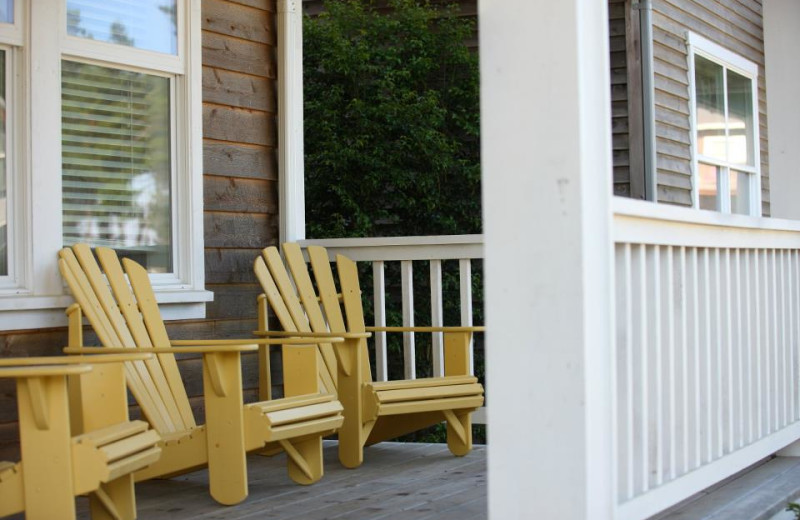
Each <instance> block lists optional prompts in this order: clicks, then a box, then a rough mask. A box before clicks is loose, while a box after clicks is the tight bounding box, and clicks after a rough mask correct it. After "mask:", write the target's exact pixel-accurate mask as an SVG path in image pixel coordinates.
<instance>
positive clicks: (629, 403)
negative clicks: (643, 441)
mask: <svg viewBox="0 0 800 520" xmlns="http://www.w3.org/2000/svg"><path fill="white" fill-rule="evenodd" d="M624 261H625V269H624V278H623V280H624V283H625V393H624V395H625V410H624V412H625V426H626V429H625V437H626V442H625V444H624V448H625V460H626V462H627V468H626V469H627V476H628V479H627V496H626V498H628V499H630V498H633V496H634V494H635V493H636V487H635V482H636V481H635V461H636V451H635V450H636V442H635V436H634V418H635V413H636V412H635V407H634V394H635V393H636V392H635V389H634V386H633V385H634V382H633V371H634V364H633V270H632V269H633V266H632V259H631V245H630V244H628V243H626V244H625V257H624Z"/></svg>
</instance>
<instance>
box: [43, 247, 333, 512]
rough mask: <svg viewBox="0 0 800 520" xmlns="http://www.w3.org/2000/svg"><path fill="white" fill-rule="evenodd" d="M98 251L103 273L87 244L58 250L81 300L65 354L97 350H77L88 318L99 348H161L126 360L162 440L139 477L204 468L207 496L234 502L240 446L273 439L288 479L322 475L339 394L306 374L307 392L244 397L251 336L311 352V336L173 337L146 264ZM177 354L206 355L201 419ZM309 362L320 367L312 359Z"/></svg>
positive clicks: (242, 472)
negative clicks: (158, 453) (244, 359)
mask: <svg viewBox="0 0 800 520" xmlns="http://www.w3.org/2000/svg"><path fill="white" fill-rule="evenodd" d="M95 253H96V255H97V258H98V259H99V261H100V264H101V265H102V267H103V271H102V272H101V270H100V266H99V265H98V264H97V261H96V260H95V258H94V256H93V255H92V251H91V250H90V248H89V247H88V246H87V245H85V244H79V245H75V246H73V247H72V248H71V249H70V248H64V249H62V250H61V251H60V253H59V256H60V258H59V269H60V271H61V274H62V276H63V277H64V279H65V280H66V281H67V284H68V285H69V287H70V290H71V291H72V294H73V296H74V297H75V300H76V302H77V303H76V304H74V305H72V306H71V307H70V308H69V309H67V314H68V316H69V334H70V337H69V339H70V347H71V348H67V349H65V352H67V353H81V352H86V351H97V350H98V349H96V348H95V349H88V348H81V346H82V345H83V338H82V315H85V316H86V318H87V319H88V320H89V323H90V324H91V325H92V327H93V328H94V331H95V333H96V334H97V336H98V338H99V339H100V341H101V342H102V344H103V346H104V348H103V349H102V350H104V351H106V352H108V351H111V350H112V349H118V348H123V349H127V348H131V347H137V348H139V349H140V350H141V351H144V352H152V353H155V354H157V356H156V358H155V359H153V360H151V361H147V362H134V363H128V364H127V365H126V370H127V376H128V388H129V389H130V390H131V393H132V394H133V395H134V397H135V398H136V400H137V402H138V403H139V405H140V406H141V408H142V411H143V413H144V414H145V416H146V418H147V420H148V421H149V422H150V424H151V425H152V426H153V428H155V429H156V431H158V432H159V433H160V434H161V436H162V437H163V438H164V442H163V444H162V450H163V454H162V457H161V459H160V460H159V461H158V462H157V463H156V464H154V465H152V466H151V467H149V468H147V469H146V470H144V471H140V472H138V473H137V474H136V479H137V480H143V479H148V478H153V477H163V476H172V475H177V474H180V473H184V472H187V471H191V470H193V469H196V468H199V467H203V466H208V469H209V481H210V482H209V487H210V493H211V496H212V497H213V498H214V499H215V500H217V501H218V502H220V503H222V504H236V503H239V502H241V501H242V500H244V499H245V498H246V497H247V471H246V469H247V468H246V458H245V454H246V452H249V451H254V450H260V449H262V448H264V447H265V446H266V445H267V443H269V446H268V447H269V448H271V449H280V448H282V449H283V450H285V451H286V453H287V455H288V469H289V476H290V477H291V479H292V480H294V481H295V482H297V483H300V484H311V483H314V482H316V481H317V480H319V479H320V478H321V477H322V473H323V468H322V437H323V436H324V435H328V434H330V433H332V432H333V431H335V430H336V429H337V428H339V426H340V425H341V424H342V420H343V419H342V414H341V412H342V406H341V404H340V403H339V402H338V401H337V400H336V398H335V396H333V395H331V394H325V393H320V392H319V391H318V387H317V385H316V378H312V377H308V376H306V377H305V379H303V380H302V381H300V383H298V387H299V388H301V389H302V390H304V392H303V393H302V395H294V396H292V397H289V398H285V399H277V400H274V401H268V402H257V403H248V404H244V402H243V397H242V373H241V360H240V355H241V353H242V352H247V351H253V350H257V349H258V346H257V345H255V344H254V343H257V342H259V343H260V344H261V345H262V346H265V347H266V346H267V345H269V344H276V343H282V344H293V345H297V346H296V347H295V348H296V349H297V350H298V351H299V352H302V351H304V350H312V351H313V350H315V347H314V346H309V345H308V342H309V340H308V339H305V340H302V339H292V340H271V341H264V340H210V341H173V342H170V340H169V338H168V336H167V330H166V327H165V326H164V322H163V321H162V319H161V314H160V312H159V310H158V305H157V303H156V300H155V295H154V293H153V289H152V287H151V285H150V280H149V278H148V276H147V272H146V271H145V269H144V268H143V267H142V266H141V265H139V264H137V263H136V262H133V261H131V260H130V259H127V258H126V259H123V264H124V273H123V265H121V264H120V261H119V259H118V258H117V255H116V252H114V251H113V250H112V249H107V248H97V249H96V250H95ZM103 272H104V273H105V277H104V276H103ZM126 275H127V278H128V280H129V282H130V286H129V285H128V282H127V281H126ZM106 280H107V281H108V284H107V283H106ZM108 285H110V286H111V289H110V290H109V287H108ZM112 293H113V294H112ZM127 351H129V350H127ZM175 353H201V354H202V355H203V388H204V399H205V401H204V402H205V412H206V424H205V425H201V426H198V425H197V423H196V422H195V419H194V416H193V414H192V409H191V406H190V404H189V399H188V398H187V394H186V390H185V388H184V385H183V381H182V380H181V376H180V373H179V371H178V367H177V364H176V361H175V355H174V354H175ZM301 357H303V356H301ZM305 358H306V359H308V358H309V356H305ZM306 368H307V370H316V368H315V367H313V366H309V367H306Z"/></svg>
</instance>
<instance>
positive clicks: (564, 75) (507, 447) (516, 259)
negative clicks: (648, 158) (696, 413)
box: [479, 0, 614, 520]
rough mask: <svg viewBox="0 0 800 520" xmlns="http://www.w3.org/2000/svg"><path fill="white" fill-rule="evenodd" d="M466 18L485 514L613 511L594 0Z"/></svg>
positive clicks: (599, 6) (486, 2) (494, 4)
mask: <svg viewBox="0 0 800 520" xmlns="http://www.w3.org/2000/svg"><path fill="white" fill-rule="evenodd" d="M479 16H480V21H481V42H480V52H481V78H482V79H481V92H482V94H481V114H482V116H481V118H482V134H481V138H482V142H483V152H482V157H483V159H482V160H483V189H484V198H483V203H484V232H485V244H486V261H485V269H486V278H485V279H486V318H487V326H488V338H487V345H489V347H488V348H487V361H486V367H487V376H486V378H487V390H488V395H489V399H490V401H491V404H490V406H489V407H488V414H489V417H488V424H490V432H489V435H490V437H489V459H488V461H489V475H488V476H489V516H490V518H492V519H494V520H501V519H503V520H506V519H530V518H565V519H566V518H569V519H589V518H591V519H592V520H602V519H608V518H612V516H613V514H614V500H613V497H614V484H613V482H614V469H613V453H612V450H613V442H612V429H613V427H612V416H613V414H612V411H613V404H612V375H613V374H612V370H613V365H612V362H613V346H612V345H613V344H612V323H613V319H612V318H613V311H612V287H613V282H612V276H613V273H612V241H611V210H610V197H611V178H612V173H611V116H610V93H609V91H610V86H609V72H608V71H609V66H608V60H609V56H608V29H607V28H608V18H607V5H606V2H597V1H585V0H560V1H548V2H544V1H531V0H482V1H481V2H480V14H479Z"/></svg>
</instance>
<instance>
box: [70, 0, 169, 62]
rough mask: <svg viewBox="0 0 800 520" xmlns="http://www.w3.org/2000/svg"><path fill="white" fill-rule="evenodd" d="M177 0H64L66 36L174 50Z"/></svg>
mask: <svg viewBox="0 0 800 520" xmlns="http://www.w3.org/2000/svg"><path fill="white" fill-rule="evenodd" d="M176 2H177V0H115V1H113V2H109V1H108V0H67V33H68V34H69V35H70V36H77V37H79V38H86V39H89V40H98V41H103V42H109V43H115V44H117V45H125V46H126V47H136V48H138V49H145V50H150V51H156V52H163V53H166V54H177V53H178V31H177V27H178V26H177V11H176V10H177V3H176Z"/></svg>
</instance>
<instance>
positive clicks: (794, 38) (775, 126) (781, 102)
mask: <svg viewBox="0 0 800 520" xmlns="http://www.w3.org/2000/svg"><path fill="white" fill-rule="evenodd" d="M763 9H764V55H765V60H766V67H765V68H766V81H767V124H768V125H769V126H768V129H767V135H768V137H769V177H770V178H769V186H770V190H769V193H770V201H771V203H772V204H771V209H772V216H773V217H779V218H790V219H800V204H798V199H800V104H798V102H797V100H798V99H800V56H798V54H797V50H798V49H800V2H798V1H797V0H766V1H765V2H764V6H763Z"/></svg>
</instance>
